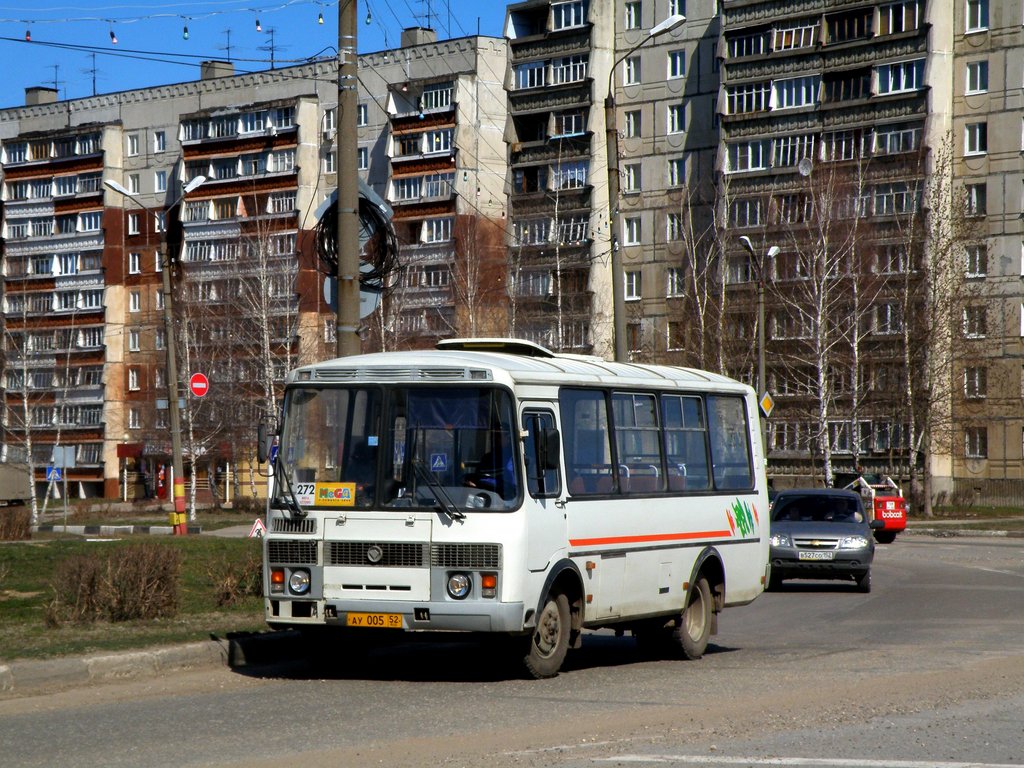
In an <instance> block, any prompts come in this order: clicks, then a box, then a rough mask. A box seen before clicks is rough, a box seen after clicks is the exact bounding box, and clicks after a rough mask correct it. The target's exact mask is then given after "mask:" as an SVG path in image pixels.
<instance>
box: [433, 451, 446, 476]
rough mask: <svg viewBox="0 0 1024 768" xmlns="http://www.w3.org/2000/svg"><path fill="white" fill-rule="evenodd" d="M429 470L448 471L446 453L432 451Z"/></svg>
mask: <svg viewBox="0 0 1024 768" xmlns="http://www.w3.org/2000/svg"><path fill="white" fill-rule="evenodd" d="M430 471H431V472H447V471H448V454H447V453H432V454H430Z"/></svg>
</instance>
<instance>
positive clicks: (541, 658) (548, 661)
mask: <svg viewBox="0 0 1024 768" xmlns="http://www.w3.org/2000/svg"><path fill="white" fill-rule="evenodd" d="M570 629H571V627H570V614H569V598H568V597H566V596H565V595H564V594H562V593H561V592H559V593H555V594H552V595H548V598H547V600H546V601H545V602H544V607H543V608H541V610H540V613H539V614H538V615H537V626H536V628H535V629H534V630H533V634H532V635H530V646H529V650H528V651H527V653H526V656H524V657H523V666H525V667H526V671H527V672H528V673H529V674H530V676H532V677H534V678H536V679H538V680H540V679H542V678H545V677H554V676H555V675H557V674H558V670H559V669H561V668H562V663H563V662H564V661H565V656H566V654H567V653H568V652H569V631H570Z"/></svg>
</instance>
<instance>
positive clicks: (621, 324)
mask: <svg viewBox="0 0 1024 768" xmlns="http://www.w3.org/2000/svg"><path fill="white" fill-rule="evenodd" d="M684 21H686V17H685V16H683V15H682V14H679V13H676V14H673V15H671V16H669V17H668V18H667V19H665V20H664V21H662V22H660V23H658V24H655V25H654V26H653V27H651V30H650V32H648V33H647V37H645V38H643V39H642V40H641V41H640V42H639V43H637V44H636V45H634V46H633V47H632V48H630V49H629V50H628V51H626V52H625V53H624V54H622V55H621V56H619V58H617V59H616V60H615V63H614V64H612V67H611V69H610V70H608V95H607V96H606V97H605V100H604V127H605V151H606V152H607V153H608V231H609V232H610V233H611V247H612V253H611V265H612V329H613V336H614V342H615V361H616V362H618V363H624V362H626V361H627V355H626V296H625V292H626V286H625V279H626V278H625V273H624V272H623V270H622V252H621V251H620V250H619V241H618V236H617V235H616V223H617V222H616V221H615V214H616V211H617V210H618V207H619V131H618V128H617V127H616V125H615V92H614V90H613V87H614V84H615V70H616V69H618V67H619V64H621V63H622V62H623V61H624V60H625V59H626V58H628V57H629V56H631V55H632V54H633V53H635V52H636V50H637V49H638V48H639V47H640V46H642V45H643V44H644V43H646V42H647V41H648V40H653V39H654V38H655V37H657V36H658V35H660V34H662V33H664V32H668V31H669V30H672V29H675V28H676V27H678V26H679V25H680V24H682V23H683V22H684Z"/></svg>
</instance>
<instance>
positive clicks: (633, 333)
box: [626, 323, 644, 352]
mask: <svg viewBox="0 0 1024 768" xmlns="http://www.w3.org/2000/svg"><path fill="white" fill-rule="evenodd" d="M643 340H644V334H643V326H642V325H641V324H640V323H626V347H627V348H628V349H629V351H630V352H639V351H640V348H641V346H642V344H643Z"/></svg>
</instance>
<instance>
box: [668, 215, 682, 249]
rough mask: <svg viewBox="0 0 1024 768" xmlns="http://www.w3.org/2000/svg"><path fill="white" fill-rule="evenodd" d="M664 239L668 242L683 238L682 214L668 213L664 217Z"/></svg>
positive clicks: (675, 241)
mask: <svg viewBox="0 0 1024 768" xmlns="http://www.w3.org/2000/svg"><path fill="white" fill-rule="evenodd" d="M665 239H666V240H667V241H668V242H670V243H678V242H679V241H680V240H682V239H683V215H682V214H681V213H669V214H668V215H667V216H666V217H665Z"/></svg>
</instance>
